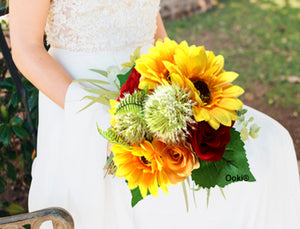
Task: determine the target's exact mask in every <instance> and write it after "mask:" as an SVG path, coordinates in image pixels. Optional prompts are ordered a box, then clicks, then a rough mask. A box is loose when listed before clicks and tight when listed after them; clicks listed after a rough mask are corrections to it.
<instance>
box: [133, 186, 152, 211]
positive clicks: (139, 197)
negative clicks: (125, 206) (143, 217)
mask: <svg viewBox="0 0 300 229" xmlns="http://www.w3.org/2000/svg"><path fill="white" fill-rule="evenodd" d="M130 191H131V197H132V198H131V207H134V206H135V205H137V203H138V202H140V201H141V200H142V199H143V197H142V195H141V192H140V188H139V187H136V188H135V189H132V190H130ZM148 195H150V192H149V190H148V193H147V196H148Z"/></svg>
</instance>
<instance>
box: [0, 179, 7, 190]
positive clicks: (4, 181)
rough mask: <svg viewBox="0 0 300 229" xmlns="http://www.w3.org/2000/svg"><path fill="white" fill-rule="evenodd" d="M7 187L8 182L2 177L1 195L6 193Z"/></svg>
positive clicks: (0, 183) (0, 180) (0, 184)
mask: <svg viewBox="0 0 300 229" xmlns="http://www.w3.org/2000/svg"><path fill="white" fill-rule="evenodd" d="M6 185H7V183H6V180H5V179H4V178H3V177H2V176H0V194H1V193H3V192H4V191H5V188H6Z"/></svg>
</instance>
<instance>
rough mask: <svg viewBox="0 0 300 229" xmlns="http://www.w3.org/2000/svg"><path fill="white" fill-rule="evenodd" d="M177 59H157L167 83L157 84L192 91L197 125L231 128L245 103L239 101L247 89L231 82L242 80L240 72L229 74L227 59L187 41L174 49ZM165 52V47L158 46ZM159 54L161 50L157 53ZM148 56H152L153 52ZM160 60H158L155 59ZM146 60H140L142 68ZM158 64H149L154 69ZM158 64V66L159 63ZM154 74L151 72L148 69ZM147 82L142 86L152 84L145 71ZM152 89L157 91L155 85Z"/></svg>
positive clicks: (163, 81) (143, 82) (142, 83)
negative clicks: (225, 62)
mask: <svg viewBox="0 0 300 229" xmlns="http://www.w3.org/2000/svg"><path fill="white" fill-rule="evenodd" d="M173 47H174V49H175V50H174V51H173V54H174V56H173V58H169V60H163V61H162V60H157V61H162V62H163V66H164V68H161V69H163V70H164V71H165V72H166V74H165V75H164V76H165V78H164V80H160V81H159V82H158V81H156V82H155V83H156V84H163V83H165V81H167V82H168V83H169V84H177V85H180V86H181V87H183V88H187V89H189V91H191V92H192V93H191V98H192V99H193V100H194V101H195V102H196V104H195V105H194V106H193V108H192V109H193V114H194V117H195V120H196V121H197V122H201V121H206V122H208V123H209V124H210V126H211V127H213V128H214V129H218V128H219V127H220V124H222V125H224V126H231V122H232V120H236V119H237V114H236V110H240V109H241V108H242V106H243V103H242V102H241V101H240V100H239V99H237V97H238V96H240V95H241V94H242V93H243V92H244V90H243V89H242V88H240V87H238V86H235V85H232V84H231V82H232V81H233V80H235V79H236V78H237V77H238V74H237V73H234V72H226V71H225V70H224V69H223V67H224V58H223V57H222V56H215V55H214V54H213V52H210V51H205V49H204V47H203V46H202V47H196V46H194V45H192V46H190V47H189V46H188V44H187V42H186V41H183V42H181V43H180V44H179V45H177V46H173ZM156 48H157V49H162V50H161V51H160V52H163V49H164V46H163V45H161V46H160V47H156ZM157 52H158V51H157ZM147 55H149V56H150V55H151V54H150V53H149V54H147ZM147 58H150V57H147ZM152 59H153V60H155V61H156V59H155V57H153V58H152ZM143 62H144V60H143V57H141V59H140V60H139V64H140V65H141V64H142V63H143ZM153 65H154V64H152V65H147V67H148V68H152V67H153ZM156 65H157V64H156ZM147 72H151V69H147ZM141 74H142V75H143V77H144V78H147V80H144V81H143V80H141V82H140V85H139V87H140V88H143V87H145V86H146V85H147V83H148V82H149V80H151V79H148V74H145V71H143V72H141ZM151 83H152V84H151V87H153V88H154V85H153V82H151Z"/></svg>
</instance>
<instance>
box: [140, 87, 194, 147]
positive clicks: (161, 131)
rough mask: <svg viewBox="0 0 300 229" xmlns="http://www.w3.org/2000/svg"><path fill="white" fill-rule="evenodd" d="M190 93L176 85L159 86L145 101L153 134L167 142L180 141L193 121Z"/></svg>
mask: <svg viewBox="0 0 300 229" xmlns="http://www.w3.org/2000/svg"><path fill="white" fill-rule="evenodd" d="M189 98H190V94H189V93H188V92H187V91H186V90H184V89H181V88H180V87H179V86H176V85H171V86H170V85H161V86H158V87H157V88H156V89H155V90H154V93H153V94H152V95H150V96H149V98H148V100H147V101H146V102H145V105H144V106H145V108H144V117H145V121H146V123H147V126H148V129H149V131H150V133H151V134H153V135H154V136H155V137H157V138H162V139H163V140H165V141H166V142H174V143H175V142H179V141H181V140H184V139H185V137H186V135H187V126H188V124H189V123H193V122H194V120H193V119H192V116H193V112H192V106H193V105H194V102H193V101H192V100H190V99H189Z"/></svg>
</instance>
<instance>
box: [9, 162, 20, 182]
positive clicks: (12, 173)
mask: <svg viewBox="0 0 300 229" xmlns="http://www.w3.org/2000/svg"><path fill="white" fill-rule="evenodd" d="M6 166H7V170H6V172H7V177H8V178H9V179H11V180H13V181H15V180H16V178H17V172H16V168H15V167H14V166H13V164H11V163H10V162H7V163H6Z"/></svg>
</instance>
